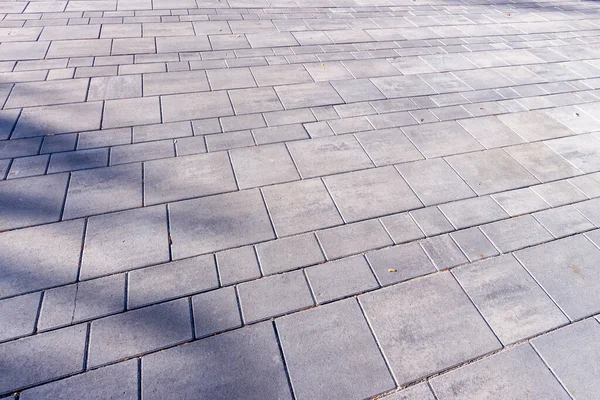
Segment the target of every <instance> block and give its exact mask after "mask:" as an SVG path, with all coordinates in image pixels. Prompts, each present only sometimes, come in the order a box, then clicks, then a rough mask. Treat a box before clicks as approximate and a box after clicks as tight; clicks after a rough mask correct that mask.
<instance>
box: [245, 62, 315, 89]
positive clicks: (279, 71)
mask: <svg viewBox="0 0 600 400" xmlns="http://www.w3.org/2000/svg"><path fill="white" fill-rule="evenodd" d="M251 70H252V75H253V76H254V79H255V80H256V83H257V84H258V86H278V85H292V84H297V83H309V82H312V81H313V80H312V78H311V77H310V75H309V74H308V72H307V71H306V68H304V66H303V65H277V66H266V67H253V68H251Z"/></svg>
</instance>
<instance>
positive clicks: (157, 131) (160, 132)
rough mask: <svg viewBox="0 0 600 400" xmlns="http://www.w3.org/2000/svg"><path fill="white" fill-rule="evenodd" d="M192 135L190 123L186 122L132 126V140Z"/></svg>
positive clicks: (144, 140)
mask: <svg viewBox="0 0 600 400" xmlns="http://www.w3.org/2000/svg"><path fill="white" fill-rule="evenodd" d="M187 136H193V133H192V125H191V124H190V123H189V122H187V121H184V122H171V123H167V124H155V125H143V126H135V127H134V128H133V141H134V142H147V141H151V140H161V139H171V138H179V137H187Z"/></svg>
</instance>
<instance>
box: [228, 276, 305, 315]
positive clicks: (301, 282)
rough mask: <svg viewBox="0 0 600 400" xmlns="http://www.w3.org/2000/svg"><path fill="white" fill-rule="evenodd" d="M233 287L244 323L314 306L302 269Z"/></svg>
mask: <svg viewBox="0 0 600 400" xmlns="http://www.w3.org/2000/svg"><path fill="white" fill-rule="evenodd" d="M237 290H238V293H239V298H240V307H241V310H242V317H243V319H244V322H245V323H247V324H248V323H253V322H257V321H261V320H263V319H267V318H272V317H277V316H279V315H283V314H287V313H291V312H293V311H298V310H301V309H303V308H306V307H311V306H313V305H314V301H313V298H312V295H311V293H310V289H309V288H308V283H307V282H306V278H305V277H304V273H303V272H302V271H292V272H286V273H284V274H279V275H273V276H269V277H266V278H262V279H258V280H254V281H251V282H246V283H242V284H240V285H238V287H237Z"/></svg>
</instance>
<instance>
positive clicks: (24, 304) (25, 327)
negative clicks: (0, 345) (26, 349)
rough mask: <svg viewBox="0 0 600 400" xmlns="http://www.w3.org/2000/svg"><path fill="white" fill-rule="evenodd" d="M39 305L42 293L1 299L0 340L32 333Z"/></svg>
mask: <svg viewBox="0 0 600 400" xmlns="http://www.w3.org/2000/svg"><path fill="white" fill-rule="evenodd" d="M39 306H40V293H30V294H26V295H23V296H17V297H12V298H9V299H4V300H0V325H2V333H0V341H2V342H3V341H5V340H9V339H16V338H18V337H21V336H26V335H30V334H32V333H33V332H34V329H35V324H36V318H37V313H38V309H39Z"/></svg>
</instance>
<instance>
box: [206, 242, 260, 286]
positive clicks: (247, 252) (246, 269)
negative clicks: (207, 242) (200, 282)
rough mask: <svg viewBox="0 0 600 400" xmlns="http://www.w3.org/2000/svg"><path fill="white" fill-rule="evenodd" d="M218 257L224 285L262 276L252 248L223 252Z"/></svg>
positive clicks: (220, 275) (239, 248) (246, 247)
mask: <svg viewBox="0 0 600 400" xmlns="http://www.w3.org/2000/svg"><path fill="white" fill-rule="evenodd" d="M216 256H217V267H218V270H219V277H220V280H221V284H222V285H230V284H232V283H239V282H244V281H249V280H252V279H254V278H259V277H260V275H261V273H260V267H259V266H258V261H257V259H256V253H255V251H254V248H253V247H252V246H245V247H238V248H235V249H230V250H226V251H222V252H220V253H217V255H216Z"/></svg>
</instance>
